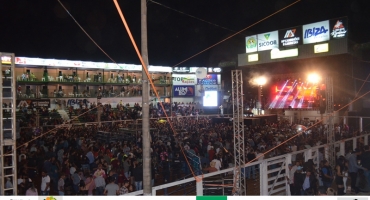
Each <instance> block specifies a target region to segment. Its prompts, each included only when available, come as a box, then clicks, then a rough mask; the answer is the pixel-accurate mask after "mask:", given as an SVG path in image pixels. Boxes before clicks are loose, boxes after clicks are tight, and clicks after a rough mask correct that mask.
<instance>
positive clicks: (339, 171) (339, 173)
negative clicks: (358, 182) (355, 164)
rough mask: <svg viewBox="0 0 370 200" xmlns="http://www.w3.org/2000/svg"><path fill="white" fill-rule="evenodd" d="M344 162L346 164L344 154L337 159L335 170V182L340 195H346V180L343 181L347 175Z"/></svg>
mask: <svg viewBox="0 0 370 200" xmlns="http://www.w3.org/2000/svg"><path fill="white" fill-rule="evenodd" d="M344 164H345V158H344V156H340V157H339V158H338V160H337V165H336V167H335V171H336V176H335V183H336V185H337V194H338V195H344V181H343V178H344V177H345V175H344V168H345V166H344Z"/></svg>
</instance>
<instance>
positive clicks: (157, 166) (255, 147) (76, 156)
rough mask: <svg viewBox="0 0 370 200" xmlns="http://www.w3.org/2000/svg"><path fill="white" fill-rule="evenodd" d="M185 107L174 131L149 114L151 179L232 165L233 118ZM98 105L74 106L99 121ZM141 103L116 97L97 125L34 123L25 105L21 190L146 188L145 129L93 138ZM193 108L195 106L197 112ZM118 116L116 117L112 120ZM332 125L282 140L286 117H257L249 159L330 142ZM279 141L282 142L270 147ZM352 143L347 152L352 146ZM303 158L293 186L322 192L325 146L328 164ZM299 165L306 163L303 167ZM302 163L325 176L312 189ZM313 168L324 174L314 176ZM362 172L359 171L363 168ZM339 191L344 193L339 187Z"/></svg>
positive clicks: (343, 132)
mask: <svg viewBox="0 0 370 200" xmlns="http://www.w3.org/2000/svg"><path fill="white" fill-rule="evenodd" d="M92 106H96V105H92ZM168 106H171V105H169V104H167V107H165V109H167V108H168ZM175 107H176V106H175ZM92 108H93V107H92ZM85 109H86V108H85ZM180 109H181V110H183V111H184V113H188V114H185V115H187V117H174V118H172V119H170V121H171V123H172V124H173V127H174V129H175V131H173V129H172V127H171V126H170V123H169V122H170V121H165V120H151V121H150V127H151V128H153V129H154V131H151V158H152V164H151V166H152V169H151V177H152V185H153V186H154V185H157V184H162V183H166V182H171V181H176V180H179V179H182V178H186V177H192V176H193V174H192V173H191V171H194V173H195V174H201V173H209V172H215V171H219V170H222V169H226V168H229V167H233V163H234V160H233V159H234V157H233V153H234V150H233V149H234V147H233V125H232V123H231V122H223V123H215V122H214V121H213V120H212V118H208V117H204V116H202V115H199V113H196V112H197V108H196V105H195V104H194V105H193V104H187V105H182V104H177V108H176V109H174V110H180ZM93 110H97V109H93ZM93 110H91V111H89V112H88V110H85V111H84V108H81V109H80V110H76V112H80V114H82V113H85V114H84V115H87V116H89V117H87V119H90V120H91V121H96V120H97V111H96V112H93ZM158 110H160V109H156V111H157V112H158ZM140 111H141V107H140V105H138V104H136V105H134V107H129V106H128V105H125V106H123V105H122V104H117V108H112V107H111V106H110V105H109V104H107V105H103V106H102V115H101V121H102V122H104V121H110V122H109V123H101V124H100V125H99V124H98V123H90V125H89V126H72V127H69V128H59V129H55V128H54V127H51V126H44V127H43V128H42V129H37V128H34V127H36V126H35V123H36V121H35V113H33V112H29V111H26V110H25V111H24V112H26V113H25V119H28V121H27V123H26V121H25V122H23V123H22V129H21V133H20V135H21V137H20V139H19V141H17V145H19V147H20V148H19V149H18V152H17V155H18V165H17V166H18V181H17V183H18V192H19V195H24V194H27V195H32V194H42V195H49V194H52V195H123V194H126V193H129V192H132V191H137V190H141V189H142V184H143V183H142V181H143V173H142V172H143V166H142V159H143V158H142V140H141V135H140V133H136V134H137V135H136V136H135V137H134V139H127V140H121V141H118V140H117V141H100V140H97V139H96V138H97V134H98V133H99V132H100V131H105V132H117V131H118V130H119V129H120V128H129V127H130V124H129V123H125V122H123V121H120V119H127V117H126V118H125V117H124V116H127V115H130V114H129V113H136V114H137V113H140ZM73 112H75V110H73ZM193 112H195V114H194V115H193ZM92 116H94V117H92ZM130 119H140V114H138V115H136V118H130ZM115 120H117V122H114V121H115ZM88 121H89V120H88ZM111 121H113V122H111ZM336 127H337V128H336V130H337V131H338V132H337V133H336V137H337V139H338V140H339V139H344V138H349V137H353V136H355V135H357V134H360V133H359V132H353V133H350V132H349V130H348V129H347V128H346V126H345V125H336ZM327 131H328V128H327V127H326V125H325V124H319V125H316V126H315V127H313V128H312V129H310V131H307V132H305V133H303V134H300V135H299V136H297V137H295V138H294V139H292V140H290V141H288V142H285V141H286V140H287V139H289V138H290V137H291V136H293V135H295V134H297V129H295V126H294V125H293V124H291V123H290V122H289V121H287V120H282V121H275V122H269V121H264V122H263V123H261V124H260V125H248V126H245V131H244V133H245V141H246V142H245V144H246V151H245V152H246V161H247V162H249V161H254V160H261V159H265V158H269V157H273V156H278V155H282V154H285V153H289V152H294V151H298V150H303V149H305V148H307V145H309V146H310V147H312V146H317V145H321V144H325V143H326V134H327ZM44 133H47V134H44ZM276 146H278V148H275V149H274V150H273V151H269V152H268V153H266V152H267V151H268V150H270V149H272V148H274V147H276ZM358 148H361V149H363V148H365V149H366V148H368V147H365V145H364V143H363V141H362V143H361V141H360V142H359V144H358ZM350 150H351V149H348V152H351V151H350ZM367 150H368V149H367ZM357 151H358V150H356V153H354V154H349V155H346V158H347V159H348V160H349V158H351V159H352V160H351V161H350V162H348V163H352V164H353V158H352V157H351V156H350V155H355V154H356V155H358V153H357ZM183 152H185V155H184V153H183ZM302 160H304V158H303V156H302V155H296V156H293V158H292V161H297V162H296V163H295V165H294V166H291V168H290V169H291V170H290V172H289V176H288V181H289V183H290V186H291V194H292V195H298V194H309V195H313V194H318V192H319V187H318V186H319V185H322V186H324V187H325V186H328V184H327V183H326V179H325V178H326V176H322V175H321V174H322V173H320V170H322V169H326V168H325V167H324V166H326V165H325V163H324V156H323V153H322V152H321V153H320V155H319V162H323V165H322V166H323V167H322V168H320V169H317V170H315V171H314V170H313V169H311V168H307V166H311V167H313V166H312V165H308V164H307V163H302ZM338 163H339V162H338ZM341 163H342V164H341V165H340V167H343V168H340V169H341V170H339V171H341V173H342V172H343V170H342V169H344V168H345V166H346V165H345V163H346V162H341ZM363 163H364V164H363V166H364V168H366V169H368V167H366V166H365V163H366V160H364V161H363ZM352 164H351V165H348V168H349V170H348V173H349V174H351V173H352V175H350V176H351V179H352V182H351V183H353V182H354V183H356V180H355V178H354V177H355V176H354V175H353V173H354V172H356V174H357V172H358V174H361V173H360V172H361V171H358V170H357V171H353V170H352V168H353V167H352V168H351V167H350V166H352ZM338 165H339V164H338ZM300 166H303V167H302V168H299V167H300ZM336 169H337V168H336ZM356 169H357V168H356ZM245 170H246V171H245V172H246V173H245V174H246V178H247V179H256V178H257V177H258V176H259V175H258V173H259V172H258V170H256V168H255V167H254V166H251V167H248V168H246V169H245ZM351 170H352V171H351ZM302 171H303V172H306V173H305V176H307V177H320V178H318V179H320V180H321V181H319V182H318V183H317V184H316V183H314V180H316V179H313V180H311V179H309V181H312V185H310V186H309V188H310V190H307V181H306V179H305V178H304V177H302V176H303V175H297V174H298V173H300V174H302V173H301V172H302ZM322 171H325V170H322ZM327 171H329V170H326V172H327ZM169 172H170V173H169ZM293 172H294V173H293ZM366 172H367V171H366V170H365V173H363V174H364V176H367V177H368V174H367V173H366ZM328 173H329V172H328ZM315 174H316V175H319V176H315ZM324 174H326V173H324ZM328 176H332V177H333V176H334V173H333V172H332V173H331V174H330V173H329V175H328ZM338 176H339V175H338ZM338 176H336V179H335V180H337V177H338ZM352 176H353V177H352ZM356 177H357V176H356ZM359 177H361V176H360V175H359ZM302 180H303V182H302ZM353 180H355V181H353ZM357 180H358V181H357V182H359V183H358V184H357V185H354V186H352V188H354V189H355V188H358V189H359V190H360V189H361V187H362V182H361V180H363V179H361V178H358V179H357ZM310 183H311V182H310ZM314 184H316V185H314ZM360 185H361V187H360ZM316 186H317V187H316ZM338 188H340V185H338ZM309 191H312V193H310V192H309ZM354 191H356V190H354ZM338 193H340V194H342V193H341V192H339V190H338Z"/></svg>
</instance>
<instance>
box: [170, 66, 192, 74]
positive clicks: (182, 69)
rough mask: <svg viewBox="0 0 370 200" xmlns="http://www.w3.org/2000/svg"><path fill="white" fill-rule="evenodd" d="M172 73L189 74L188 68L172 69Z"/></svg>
mask: <svg viewBox="0 0 370 200" xmlns="http://www.w3.org/2000/svg"><path fill="white" fill-rule="evenodd" d="M173 72H176V73H189V72H190V67H174V68H173Z"/></svg>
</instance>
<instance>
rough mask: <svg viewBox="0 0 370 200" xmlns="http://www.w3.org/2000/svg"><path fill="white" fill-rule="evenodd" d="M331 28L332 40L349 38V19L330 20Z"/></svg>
mask: <svg viewBox="0 0 370 200" xmlns="http://www.w3.org/2000/svg"><path fill="white" fill-rule="evenodd" d="M330 28H331V29H330V36H331V38H332V39H340V38H345V37H346V36H347V18H341V19H335V20H330Z"/></svg>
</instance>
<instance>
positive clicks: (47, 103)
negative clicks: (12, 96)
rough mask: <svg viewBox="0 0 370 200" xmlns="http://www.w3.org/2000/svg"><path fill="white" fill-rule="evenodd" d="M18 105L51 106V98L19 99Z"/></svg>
mask: <svg viewBox="0 0 370 200" xmlns="http://www.w3.org/2000/svg"><path fill="white" fill-rule="evenodd" d="M16 102H17V107H24V106H26V107H28V106H30V105H33V107H35V108H40V107H48V108H50V99H45V100H41V99H32V100H31V99H28V100H17V101H16Z"/></svg>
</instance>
